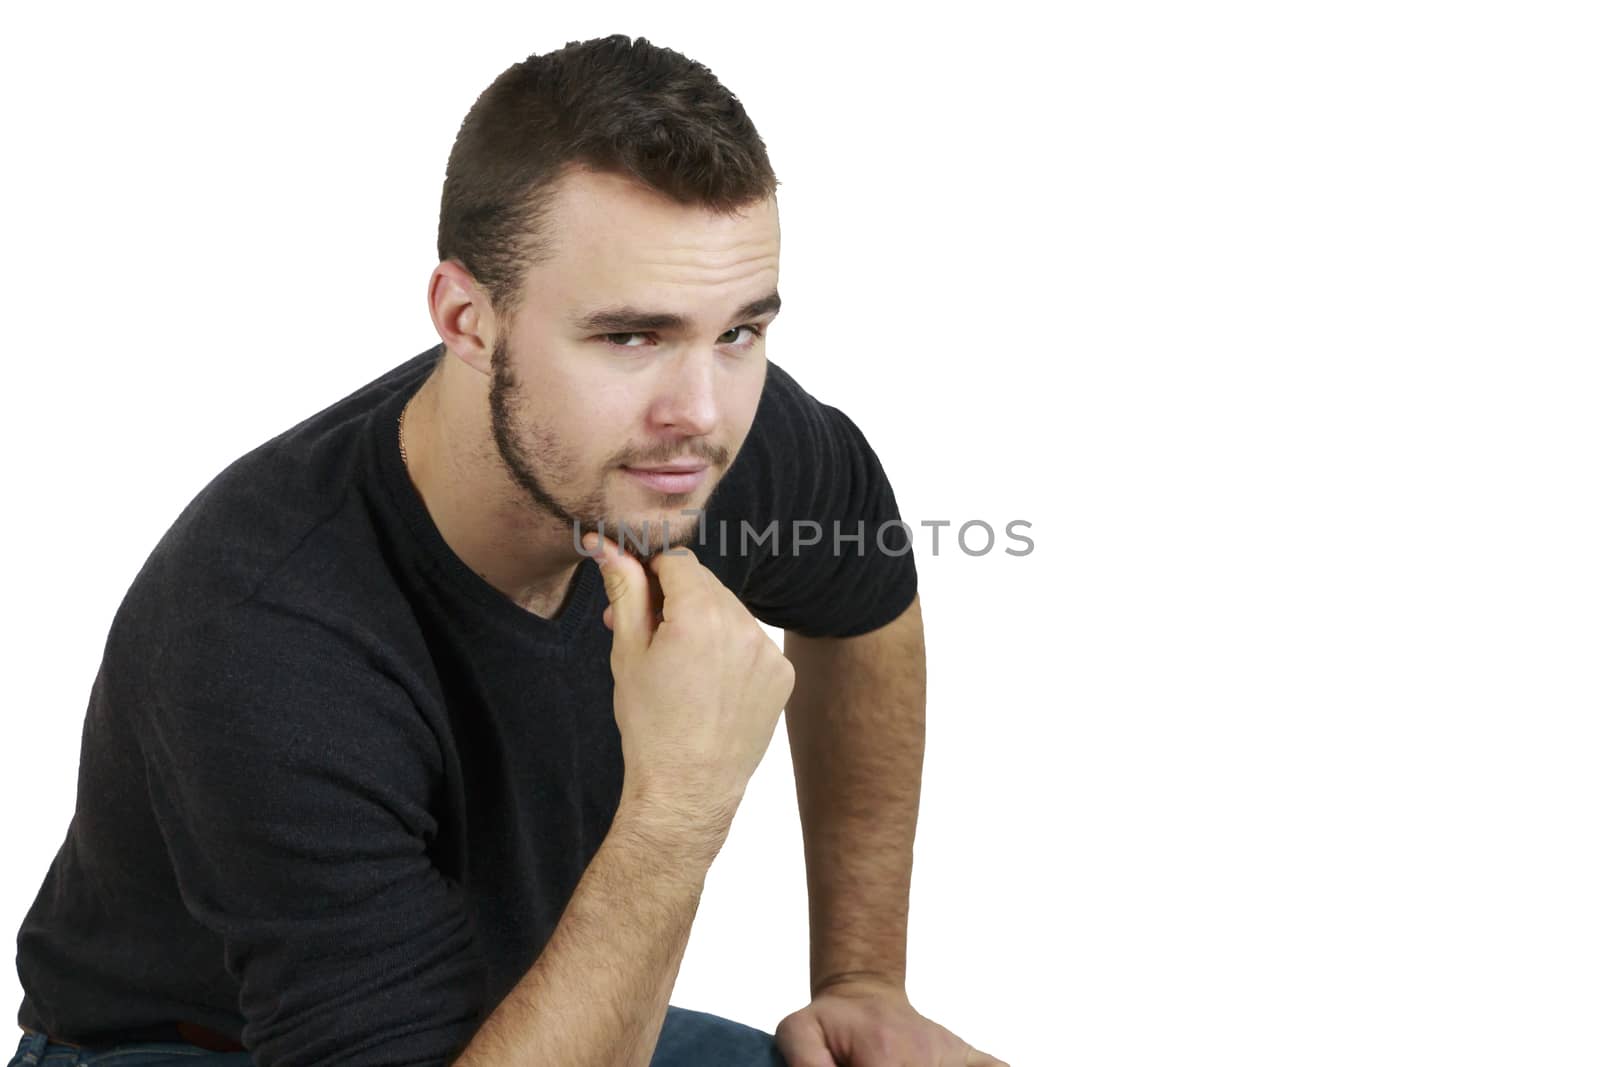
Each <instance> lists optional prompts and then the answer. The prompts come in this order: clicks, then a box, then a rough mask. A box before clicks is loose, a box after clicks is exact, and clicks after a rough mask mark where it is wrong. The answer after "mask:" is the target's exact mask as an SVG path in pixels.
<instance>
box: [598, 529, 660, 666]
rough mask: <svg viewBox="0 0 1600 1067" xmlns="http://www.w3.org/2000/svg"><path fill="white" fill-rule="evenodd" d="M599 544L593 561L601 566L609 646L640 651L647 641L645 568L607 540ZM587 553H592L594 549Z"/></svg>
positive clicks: (648, 594) (648, 593)
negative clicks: (607, 608)
mask: <svg viewBox="0 0 1600 1067" xmlns="http://www.w3.org/2000/svg"><path fill="white" fill-rule="evenodd" d="M596 537H597V535H594V534H591V535H589V536H588V537H586V538H585V541H584V543H585V545H586V546H593V545H594V538H596ZM598 540H599V545H598V554H597V555H596V556H595V561H596V562H597V563H599V564H600V577H601V578H602V579H603V580H604V581H605V585H606V599H607V600H609V601H610V602H611V632H612V634H613V637H612V643H613V644H614V645H620V646H621V647H623V648H627V649H640V648H643V647H645V646H646V645H647V644H649V638H650V619H649V613H650V589H649V583H648V581H647V580H646V578H645V573H644V568H643V567H642V566H640V564H639V561H638V560H636V559H634V558H633V557H632V556H630V555H627V554H626V553H624V552H621V551H618V549H617V546H616V543H615V542H613V541H612V540H611V539H610V538H609V537H599V538H598ZM589 550H590V551H595V549H594V548H593V547H591V548H590V549H589Z"/></svg>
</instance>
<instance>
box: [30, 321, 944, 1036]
mask: <svg viewBox="0 0 1600 1067" xmlns="http://www.w3.org/2000/svg"><path fill="white" fill-rule="evenodd" d="M442 351H443V349H442V346H437V347H435V348H432V349H429V350H428V351H426V352H423V353H421V354H419V355H417V356H415V357H414V358H412V359H409V360H407V361H406V362H405V363H403V364H401V365H400V366H398V367H396V368H395V369H393V370H392V371H389V372H388V373H386V374H384V375H383V376H381V377H379V378H377V379H376V380H374V381H373V382H371V383H369V384H368V385H366V386H364V387H362V388H361V389H359V390H357V391H356V392H354V393H352V394H351V395H349V396H348V397H345V398H344V399H343V400H340V401H339V402H337V403H335V404H333V405H332V406H330V407H328V408H326V409H324V410H323V411H321V412H318V413H317V414H316V415H313V416H312V417H311V418H309V419H307V420H305V421H304V422H302V423H300V424H299V425H297V426H295V427H293V428H292V429H290V430H288V431H286V432H284V433H283V434H281V435H279V436H278V437H275V438H274V439H272V440H271V441H268V442H267V443H265V444H263V445H261V446H260V447H259V448H256V449H254V450H253V451H251V452H249V453H248V454H246V455H245V456H243V457H241V458H240V459H238V460H237V461H235V462H234V463H233V464H231V465H230V466H229V467H228V468H227V469H226V470H224V471H223V472H222V473H221V474H219V475H218V476H217V477H216V478H215V479H214V480H213V481H212V482H211V483H210V484H209V485H208V486H207V487H206V488H205V489H204V490H202V491H201V492H200V494H199V495H198V496H196V497H195V499H194V500H193V501H192V502H191V503H190V504H189V506H188V507H187V508H186V509H185V510H184V511H183V513H182V514H181V515H180V516H179V517H178V519H177V520H176V522H175V523H174V524H173V526H172V527H171V529H170V530H169V531H168V532H167V533H166V535H165V536H164V537H163V538H162V540H161V542H160V543H159V544H158V545H157V546H156V548H155V550H154V551H153V552H152V553H151V555H150V557H149V559H148V560H147V561H146V562H145V564H144V566H143V568H142V569H141V570H140V572H139V574H138V577H137V578H136V579H135V580H134V582H133V585H132V587H131V588H130V589H129V591H128V593H127V595H126V597H125V598H124V600H123V602H122V604H121V606H120V607H119V609H118V611H117V614H116V617H115V619H114V621H113V623H112V626H111V631H110V634H109V637H108V639H107V642H106V646H105V651H104V657H103V660H102V662H101V665H100V670H99V673H98V675H97V676H96V678H95V680H94V685H93V689H92V691H91V693H90V698H89V706H88V711H87V715H86V718H85V722H84V729H83V744H82V752H81V758H80V767H79V778H78V795H77V808H76V812H75V813H74V816H73V819H72V823H71V826H70V827H69V828H68V831H67V836H66V840H65V841H64V843H63V844H62V846H61V849H60V851H59V852H58V853H57V855H56V857H55V860H54V862H53V863H52V865H51V867H50V869H49V872H48V874H47V875H46V877H45V880H44V884H43V886H42V887H41V889H40V891H39V894H38V897H37V899H36V900H35V901H34V904H33V906H32V908H31V910H30V911H29V912H28V914H27V917H26V918H25V919H24V921H23V924H22V927H21V930H20V932H19V934H18V938H17V949H18V954H17V967H18V973H19V975H20V977H21V979H22V986H23V990H24V993H25V996H24V999H23V1003H22V1007H21V1010H20V1012H19V1014H18V1019H19V1021H20V1022H21V1023H22V1024H23V1025H24V1026H28V1027H30V1028H33V1029H36V1030H43V1031H46V1032H48V1033H49V1034H51V1035H52V1036H53V1037H55V1038H58V1039H62V1040H68V1041H73V1042H75V1043H79V1044H100V1043H104V1042H109V1041H113V1040H140V1039H161V1038H170V1037H172V1036H174V1031H173V1024H174V1023H176V1022H180V1021H181V1022H187V1023H192V1024H198V1025H200V1026H202V1027H206V1028H208V1029H210V1030H213V1031H216V1032H218V1033H221V1034H226V1035H230V1036H232V1037H235V1038H238V1039H240V1040H241V1041H242V1042H243V1043H244V1044H245V1045H247V1046H248V1047H249V1048H250V1050H251V1052H252V1054H253V1056H254V1058H255V1060H256V1062H258V1063H262V1064H327V1063H339V1064H342V1065H346V1067H356V1065H361V1064H378V1063H382V1064H442V1063H447V1062H449V1061H450V1060H451V1059H452V1058H454V1056H455V1054H456V1053H457V1052H458V1051H459V1050H460V1049H461V1048H462V1047H464V1046H465V1045H466V1043H467V1042H468V1041H469V1040H470V1039H471V1036H472V1034H473V1033H474V1032H475V1031H476V1030H477V1028H478V1026H479V1024H480V1023H481V1022H482V1020H483V1019H485V1018H486V1017H487V1016H488V1014H489V1013H490V1012H491V1011H492V1010H493V1009H494V1007H495V1006H496V1005H497V1004H498V1003H499V1001H500V999H501V998H502V997H504V995H505V994H506V993H507V992H508V991H509V990H510V989H511V987H512V986H513V985H515V984H516V982H517V981H518V980H519V979H520V978H521V977H522V975H523V974H524V973H525V972H526V971H527V969H528V968H529V967H530V966H532V964H533V961H534V959H535V958H536V957H537V956H538V954H539V952H540V950H541V949H542V947H543V946H544V944H545V942H546V940H547V939H548V938H549V936H550V934H551V932H552V931H553V929H554V928H555V925H556V922H557V920H558V919H559V918H560V915H561V913H562V910H563V908H564V907H565V905H566V903H567V900H568V899H569V897H570V896H571V894H572V891H573V889H574V888H575V887H576V885H577V882H578V880H579V878H580V876H581V875H582V873H583V871H584V868H585V867H586V866H587V865H588V863H589V861H590V859H591V858H592V857H593V855H594V852H595V850H596V849H597V848H598V847H599V845H600V842H601V840H602V839H603V838H604V837H605V834H606V832H607V830H608V829H609V827H610V823H611V818H612V816H613V814H614V813H615V810H616V805H617V801H618V797H619V794H620V790H621V785H622V770H623V766H622V755H621V748H620V744H619V739H618V734H617V727H616V722H615V720H614V718H613V717H612V712H611V691H612V679H611V671H610V662H609V657H610V652H611V633H610V631H609V630H607V629H606V628H605V625H604V624H603V623H602V622H601V618H600V615H601V611H602V610H603V609H604V607H605V594H604V588H603V586H602V584H601V582H600V579H599V571H598V568H597V567H596V566H595V564H594V562H593V561H592V560H584V561H583V562H582V563H581V565H580V566H579V568H578V573H577V575H576V577H575V579H574V582H573V585H572V587H571V592H570V594H569V597H568V600H567V602H566V604H565V605H564V606H563V608H562V610H561V611H560V613H559V614H557V615H556V616H555V617H554V618H549V619H546V618H542V617H539V616H536V615H533V614H531V613H529V612H527V611H525V610H523V609H521V608H519V607H518V606H517V605H516V604H514V603H513V602H512V601H511V600H510V599H508V598H507V597H505V596H504V595H503V594H501V593H500V592H499V591H498V590H496V589H495V588H494V587H492V586H490V585H489V584H488V583H487V582H485V581H484V580H483V579H482V578H481V577H479V576H478V575H477V574H476V573H475V572H474V571H472V569H471V568H469V567H468V566H467V565H466V564H465V563H463V562H462V561H461V559H460V558H459V557H457V556H456V555H455V554H454V553H453V552H452V551H451V550H450V548H449V547H448V546H447V545H446V544H445V542H444V540H443V539H442V537H441V536H440V534H439V531H438V529H437V528H436V527H435V526H434V524H433V521H432V520H431V518H430V517H429V515H428V512H427V509H426V508H425V506H424V505H423V503H422V500H421V497H420V496H418V494H417V492H416V490H415V488H414V487H413V486H412V484H411V481H410V479H409V477H408V476H407V474H406V471H405V468H404V467H403V465H402V464H401V461H400V455H399V451H398V445H397V442H396V434H395V422H396V419H397V417H398V415H399V412H400V409H401V406H402V405H403V404H404V402H405V401H406V400H407V399H408V398H409V397H410V396H411V395H412V394H413V393H414V392H415V391H416V389H417V388H418V387H419V386H420V385H421V384H422V382H423V380H424V379H425V378H426V377H427V375H428V373H429V372H430V371H431V370H432V369H433V367H434V365H435V363H436V361H437V359H438V358H440V356H441V354H442ZM898 519H899V513H898V511H897V508H896V503H895V499H894V494H893V492H892V491H891V489H890V486H889V483H888V481H887V479H886V478H885V476H884V473H883V470H882V468H881V466H880V465H879V463H878V460H877V458H876V457H875V455H874V454H873V451H872V449H871V447H870V446H869V445H868V443H867V441H866V440H865V438H864V437H863V436H862V435H861V432H860V431H859V430H858V429H857V427H856V426H855V425H854V424H853V423H852V422H851V421H850V420H849V419H848V418H846V417H845V416H844V415H843V414H842V413H841V412H839V411H838V410H837V409H835V408H832V407H829V406H828V405H825V404H822V403H820V402H818V401H817V400H816V399H815V398H813V397H812V396H810V395H809V394H808V393H806V392H805V391H804V390H803V389H802V388H801V387H800V386H799V385H797V384H796V383H795V381H794V379H793V378H791V377H790V376H789V375H788V374H786V373H785V372H784V371H783V370H782V369H781V368H779V367H778V366H777V365H775V364H772V363H770V362H769V363H768V370H767V378H766V383H765V386H764V389H763V391H762V394H761V400H760V404H759V406H758V408H757V411H756V415H755V420H754V422H753V424H752V426H751V430H750V434H749V436H748V437H747V439H746V441H745V444H744V446H743V448H742V449H741V451H740V453H739V455H738V457H737V459H736V460H735V462H734V463H733V465H732V466H731V467H730V468H729V470H728V472H727V474H726V475H725V476H724V478H723V481H722V483H721V484H720V485H719V486H718V488H717V490H716V492H715V494H714V495H713V497H712V500H711V503H710V505H709V506H708V508H707V512H706V515H705V524H704V527H703V530H704V535H705V536H704V540H703V542H702V543H699V544H696V545H694V546H692V547H693V548H694V551H695V552H696V554H697V555H698V556H699V558H700V559H701V561H702V562H703V563H705V564H706V566H707V567H709V568H710V569H711V570H712V571H714V572H715V573H716V574H717V576H718V577H719V578H720V579H721V580H722V581H723V582H724V583H725V584H726V585H727V586H728V587H729V588H730V589H732V590H734V591H735V592H736V593H737V594H738V595H739V596H740V599H741V600H742V601H743V602H744V604H745V605H746V606H747V607H748V608H749V609H750V611H751V612H752V613H753V614H754V615H755V616H756V617H757V618H759V619H761V620H762V621H763V622H767V623H769V624H771V625H774V626H778V627H782V628H785V629H790V630H794V631H797V632H800V633H805V634H809V635H816V636H821V635H832V636H847V635H852V634H857V633H863V632H866V631H869V630H872V629H876V628H877V627H879V626H881V625H883V624H885V623H887V622H889V621H891V620H892V619H894V618H895V617H896V616H897V615H899V614H900V613H901V612H902V611H903V610H904V609H905V608H906V607H907V606H908V605H909V604H910V602H911V599H912V597H913V595H914V593H915V591H916V581H917V578H916V569H915V565H914V563H913V555H912V553H911V552H910V551H909V535H908V532H907V531H905V530H904V529H902V528H895V527H893V526H887V527H885V529H884V531H882V533H883V536H881V537H880V536H878V534H879V533H880V530H879V527H880V526H883V525H884V524H886V523H892V522H896V521H898ZM798 520H810V521H813V522H816V523H819V524H820V525H821V526H822V528H823V530H822V538H821V542H820V543H818V544H817V545H815V546H813V547H808V548H799V547H798V546H797V542H796V539H795V538H794V537H793V536H792V533H793V531H794V529H795V525H794V524H795V523H796V521H798ZM773 522H777V523H778V528H777V537H776V539H774V538H772V537H766V538H757V537H742V536H741V529H742V527H741V524H742V523H743V524H747V525H748V527H749V529H750V530H751V532H752V533H755V534H760V533H763V532H765V531H767V530H768V528H769V526H770V524H771V523H773ZM835 523H838V524H840V526H839V529H840V530H841V531H842V537H841V539H840V542H839V549H840V551H838V552H835V551H834V547H835V546H834V544H833V543H832V537H833V532H834V529H835V527H834V525H833V524H835ZM857 523H863V524H864V531H865V536H864V537H862V538H861V539H860V540H858V541H857V540H845V539H844V538H845V537H849V536H850V535H852V534H854V533H856V532H857V531H858V529H861V528H858V526H857ZM723 531H725V532H726V548H725V549H724V546H723V544H722V543H721V542H722V540H723V539H722V537H721V536H720V534H721V533H722V532H723ZM805 536H806V538H808V539H809V538H810V537H811V536H813V534H810V533H807V534H806V535H805ZM741 542H742V549H741Z"/></svg>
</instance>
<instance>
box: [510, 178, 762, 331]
mask: <svg viewBox="0 0 1600 1067" xmlns="http://www.w3.org/2000/svg"><path fill="white" fill-rule="evenodd" d="M545 225H546V228H547V233H548V234H549V236H550V237H551V239H552V242H553V249H552V250H553V252H554V255H553V256H552V257H551V258H550V259H548V260H546V261H545V262H544V263H542V264H540V265H539V267H538V268H535V270H536V271H537V273H539V274H540V275H542V277H541V278H540V279H539V280H540V283H541V285H542V286H546V287H550V288H553V289H555V290H556V291H559V292H561V293H563V294H564V295H565V296H566V298H567V299H568V300H576V301H584V302H588V301H592V300H593V299H594V298H595V296H596V295H616V294H612V293H609V292H600V293H597V290H611V289H614V288H616V287H618V286H642V287H645V288H650V287H652V286H655V287H668V288H671V287H694V288H700V289H704V290H718V289H724V288H728V287H733V288H738V289H741V290H744V289H754V288H759V287H760V286H761V285H762V284H765V285H766V286H767V289H768V290H770V289H772V288H774V287H775V286H776V284H777V270H778V251H779V243H780V237H779V228H778V205H777V200H776V198H775V197H768V198H767V199H765V200H762V201H759V202H757V203H754V204H750V205H746V206H745V207H744V208H742V209H740V211H739V212H738V213H736V214H724V213H719V212H714V211H711V210H710V209H708V208H704V207H700V206H698V205H692V206H691V205H684V204H680V203H678V202H676V201H674V200H672V199H670V198H669V197H666V196H664V195H662V194H661V193H658V192H656V191H655V190H653V189H650V188H647V187H645V186H643V185H641V184H640V183H638V182H636V181H634V180H632V179H630V178H627V177H625V176H623V175H618V174H601V173H597V172H594V171H589V170H574V171H571V172H569V173H568V174H567V175H566V176H565V177H563V179H562V180H561V182H560V184H559V185H558V186H557V190H556V195H555V196H554V197H553V199H552V203H551V206H550V211H549V213H548V215H547V216H546V223H545ZM552 283H554V284H552ZM549 291H550V289H549V288H547V289H546V292H547V293H548V292H549Z"/></svg>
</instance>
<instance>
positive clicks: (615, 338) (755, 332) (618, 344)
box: [599, 323, 765, 351]
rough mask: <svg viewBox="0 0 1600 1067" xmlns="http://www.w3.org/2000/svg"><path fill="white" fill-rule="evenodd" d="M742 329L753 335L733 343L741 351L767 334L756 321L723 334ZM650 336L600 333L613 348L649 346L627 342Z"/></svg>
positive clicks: (725, 335)
mask: <svg viewBox="0 0 1600 1067" xmlns="http://www.w3.org/2000/svg"><path fill="white" fill-rule="evenodd" d="M740 330H749V331H750V335H751V336H750V340H748V341H746V342H745V343H744V344H742V345H733V347H734V348H737V349H739V350H740V351H747V350H749V349H751V348H754V347H755V346H756V341H757V340H759V339H760V338H762V337H764V336H765V332H764V331H763V330H762V328H761V327H760V326H757V325H755V324H754V323H746V324H744V325H743V326H735V327H733V329H731V330H729V331H727V333H724V334H723V335H722V336H723V337H727V336H728V334H733V335H735V336H737V335H738V333H739V331H740ZM649 336H651V335H650V334H647V333H603V334H601V335H600V337H599V339H600V340H602V341H604V342H605V343H606V344H607V345H608V346H610V347H611V348H647V347H649V346H648V345H644V344H637V345H636V344H629V343H627V342H628V341H629V339H631V338H634V337H649ZM730 343H731V342H730Z"/></svg>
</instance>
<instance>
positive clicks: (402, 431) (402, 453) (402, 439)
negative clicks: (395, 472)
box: [400, 400, 411, 467]
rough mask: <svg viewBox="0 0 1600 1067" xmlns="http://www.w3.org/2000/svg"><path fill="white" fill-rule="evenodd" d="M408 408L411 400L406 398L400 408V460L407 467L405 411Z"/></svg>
mask: <svg viewBox="0 0 1600 1067" xmlns="http://www.w3.org/2000/svg"><path fill="white" fill-rule="evenodd" d="M410 410H411V401H409V400H407V401H406V403H405V406H404V407H402V408H401V409H400V462H401V463H402V464H405V465H406V466H408V467H409V466H410V464H409V463H408V462H407V460H406V412H408V411H410Z"/></svg>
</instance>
